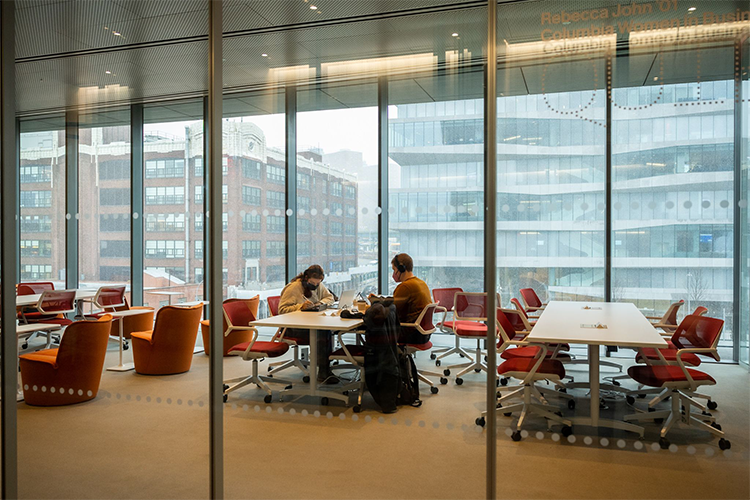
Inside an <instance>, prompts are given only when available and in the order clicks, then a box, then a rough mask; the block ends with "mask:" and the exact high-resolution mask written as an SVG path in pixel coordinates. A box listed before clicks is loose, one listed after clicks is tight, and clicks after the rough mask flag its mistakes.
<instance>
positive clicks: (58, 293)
mask: <svg viewBox="0 0 750 500" xmlns="http://www.w3.org/2000/svg"><path fill="white" fill-rule="evenodd" d="M75 302H76V291H75V290H45V291H44V292H42V296H41V297H39V302H38V303H37V306H36V307H37V309H39V312H41V313H43V314H53V313H54V314H61V313H68V312H73V311H75V310H76V306H75Z"/></svg>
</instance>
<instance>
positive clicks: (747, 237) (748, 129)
mask: <svg viewBox="0 0 750 500" xmlns="http://www.w3.org/2000/svg"><path fill="white" fill-rule="evenodd" d="M741 54H742V63H741V65H740V67H741V68H744V70H742V78H741V79H740V81H739V82H736V83H735V84H736V85H741V86H742V87H741V89H738V90H740V95H741V96H742V102H741V104H740V103H737V104H735V106H737V105H739V106H740V110H739V114H740V118H741V126H740V132H741V133H740V155H739V157H740V165H739V168H740V173H741V179H742V188H741V190H740V193H741V194H740V199H739V200H737V203H738V204H739V211H740V224H739V227H740V228H741V229H742V230H743V231H744V232H742V233H741V234H740V248H741V252H740V268H739V269H738V270H736V271H735V272H739V273H740V290H739V292H740V304H739V310H740V318H739V320H740V322H739V328H740V330H739V332H737V342H738V343H739V361H740V362H741V363H744V364H746V365H747V364H748V362H750V230H748V220H749V219H748V207H747V202H748V199H750V78H749V77H748V72H749V71H748V68H749V67H750V42H749V41H748V40H745V42H744V43H743V44H742V49H741ZM735 168H737V167H735Z"/></svg>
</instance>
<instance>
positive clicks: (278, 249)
mask: <svg viewBox="0 0 750 500" xmlns="http://www.w3.org/2000/svg"><path fill="white" fill-rule="evenodd" d="M285 245H286V244H285V243H284V242H283V241H267V242H266V257H283V256H284V247H285Z"/></svg>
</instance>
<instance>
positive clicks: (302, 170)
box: [267, 83, 378, 295]
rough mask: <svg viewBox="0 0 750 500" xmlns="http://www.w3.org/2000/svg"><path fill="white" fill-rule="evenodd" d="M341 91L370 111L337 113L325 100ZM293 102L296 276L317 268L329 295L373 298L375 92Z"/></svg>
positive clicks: (315, 93)
mask: <svg viewBox="0 0 750 500" xmlns="http://www.w3.org/2000/svg"><path fill="white" fill-rule="evenodd" d="M344 92H346V93H354V94H355V95H357V97H358V103H359V104H365V103H371V104H372V105H371V106H368V107H364V106H357V107H341V105H340V104H338V103H337V102H336V101H335V100H333V99H331V96H333V97H334V99H335V98H336V97H337V96H339V97H340V94H343V93H344ZM344 95H346V94H344ZM297 101H298V113H297V269H298V271H299V272H302V271H304V270H305V269H307V267H309V266H310V265H312V264H318V265H321V266H322V267H323V270H324V271H325V272H326V286H328V287H329V288H330V290H331V291H332V292H333V293H334V294H336V295H341V292H343V291H344V290H357V291H358V292H363V293H365V294H369V293H375V292H377V270H378V267H377V248H378V227H377V223H378V215H377V211H376V209H377V208H378V163H377V162H378V158H377V137H378V133H377V126H378V115H377V106H376V104H377V85H376V84H374V83H371V84H358V85H351V86H322V88H320V89H309V90H300V91H299V93H298V98H297ZM267 194H268V193H267Z"/></svg>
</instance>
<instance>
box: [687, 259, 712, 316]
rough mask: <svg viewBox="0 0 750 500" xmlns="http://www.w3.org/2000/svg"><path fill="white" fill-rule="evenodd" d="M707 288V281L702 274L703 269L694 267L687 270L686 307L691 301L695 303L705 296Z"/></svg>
mask: <svg viewBox="0 0 750 500" xmlns="http://www.w3.org/2000/svg"><path fill="white" fill-rule="evenodd" d="M707 290H708V283H707V282H706V279H705V277H704V276H703V269H701V268H700V267H699V268H696V269H693V270H691V271H690V272H688V274H687V296H688V309H689V308H690V305H691V303H692V304H696V303H698V302H700V301H701V300H704V299H705V297H706V291H707Z"/></svg>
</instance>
